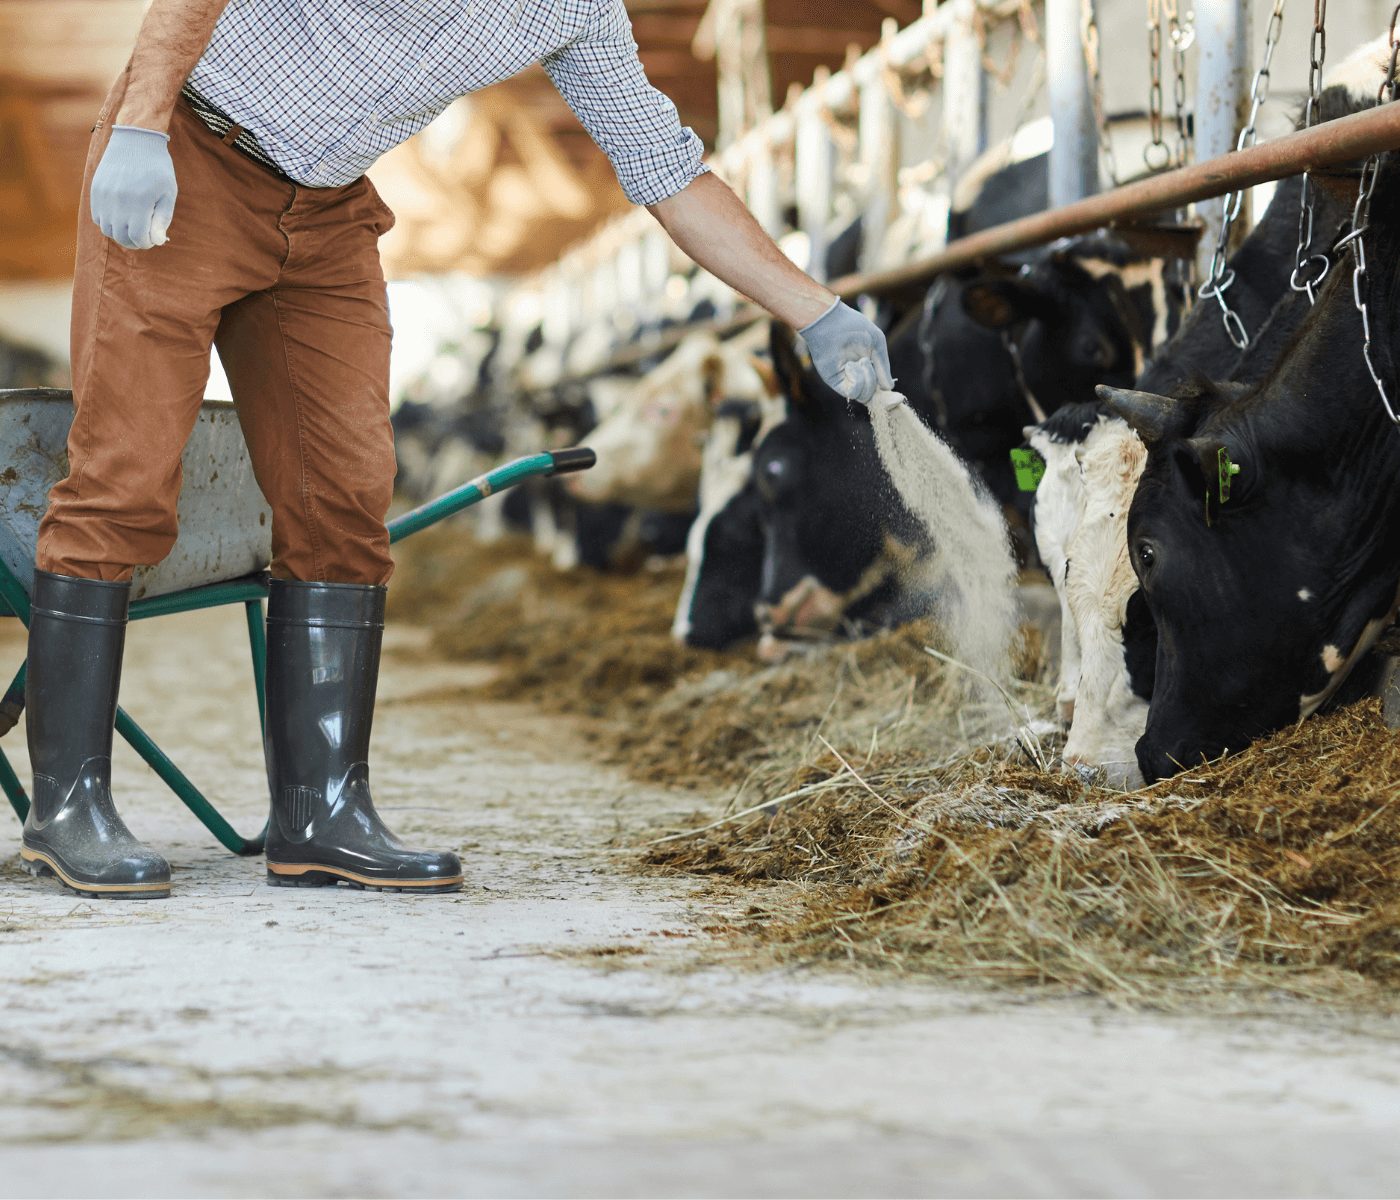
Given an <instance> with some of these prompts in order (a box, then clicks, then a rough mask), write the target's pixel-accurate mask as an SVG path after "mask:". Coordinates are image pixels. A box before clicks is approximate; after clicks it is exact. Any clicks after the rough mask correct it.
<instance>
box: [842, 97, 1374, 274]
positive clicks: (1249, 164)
mask: <svg viewBox="0 0 1400 1200" xmlns="http://www.w3.org/2000/svg"><path fill="white" fill-rule="evenodd" d="M1386 150H1400V104H1384V105H1381V106H1380V107H1378V108H1372V109H1367V110H1366V111H1365V112H1359V113H1353V114H1352V115H1351V116H1347V117H1340V118H1338V119H1337V120H1335V121H1328V122H1327V123H1326V124H1323V125H1315V126H1314V127H1313V128H1311V129H1304V130H1299V131H1298V132H1296V133H1290V134H1287V135H1285V136H1284V137H1281V138H1277V139H1275V140H1274V141H1272V142H1265V143H1262V144H1260V145H1258V146H1252V147H1250V148H1248V149H1245V150H1236V151H1233V152H1232V153H1229V154H1221V155H1218V156H1217V157H1215V158H1212V159H1208V160H1206V161H1205V162H1201V163H1194V164H1193V165H1191V166H1187V167H1179V168H1178V169H1177V170H1175V171H1166V172H1164V173H1162V174H1161V175H1154V176H1152V177H1151V178H1149V179H1141V180H1138V181H1137V182H1136V183H1128V184H1124V185H1123V186H1122V187H1119V188H1114V189H1113V190H1112V191H1110V192H1102V193H1100V194H1099V195H1097V196H1090V197H1088V198H1087V199H1085V200H1080V201H1077V202H1076V203H1074V204H1068V205H1065V206H1064V207H1063V208H1052V209H1048V210H1046V211H1045V212H1041V213H1036V214H1034V215H1032V216H1029V217H1022V218H1020V219H1019V220H1015V221H1008V222H1007V223H1006V224H1004V225H996V226H994V227H993V228H991V229H986V230H983V231H982V232H981V233H975V234H973V235H972V236H971V237H965V238H961V239H960V240H958V241H956V242H952V243H950V244H949V245H948V246H946V247H945V248H944V249H943V250H941V251H939V253H937V254H932V255H929V256H928V257H927V258H921V259H918V260H916V261H915V262H912V263H907V264H906V265H904V266H902V267H894V268H891V269H889V270H885V271H869V272H863V273H861V274H858V275H849V276H847V277H846V278H844V279H838V280H836V281H835V282H834V283H833V284H832V285H831V287H832V290H833V291H837V292H840V293H841V294H842V295H857V294H860V293H871V294H878V293H880V292H889V291H895V290H898V289H899V288H903V287H909V286H912V285H914V284H918V283H923V282H926V281H928V280H930V279H932V278H934V277H935V276H937V275H942V274H945V273H947V272H948V271H955V270H958V269H959V268H961V267H968V266H973V265H975V264H977V263H979V262H982V261H984V260H986V259H989V258H996V257H998V256H1000V255H1004V254H1014V253H1016V252H1018V251H1021V250H1028V249H1030V248H1032V247H1034V246H1044V245H1047V244H1049V243H1050V242H1055V241H1058V240H1059V239H1060V238H1066V237H1073V236H1075V235H1076V234H1081V233H1091V232H1093V231H1094V230H1096V229H1103V228H1105V227H1111V226H1113V225H1115V224H1117V223H1119V222H1122V221H1124V220H1125V219H1127V218H1129V217H1142V216H1149V215H1152V214H1154V213H1160V212H1165V211H1168V210H1171V209H1175V208H1182V207H1184V206H1185V205H1187V204H1194V203H1196V202H1197V201H1199V200H1209V199H1212V198H1213V197H1216V196H1223V195H1225V194H1226V193H1227V192H1233V191H1239V190H1241V189H1243V188H1251V187H1254V186H1256V185H1258V184H1261V183H1270V182H1272V181H1274V180H1278V179H1286V178H1288V177H1289V176H1291V175H1301V174H1302V173H1303V172H1304V171H1308V170H1322V169H1325V168H1327V167H1338V166H1343V165H1345V164H1347V163H1352V162H1355V161H1356V160H1358V159H1362V158H1365V157H1367V156H1368V155H1371V154H1377V153H1381V152H1383V151H1386Z"/></svg>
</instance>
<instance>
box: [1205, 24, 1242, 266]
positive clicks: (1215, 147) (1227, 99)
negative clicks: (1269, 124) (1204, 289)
mask: <svg viewBox="0 0 1400 1200" xmlns="http://www.w3.org/2000/svg"><path fill="white" fill-rule="evenodd" d="M1250 8H1251V3H1250V0H1196V45H1197V46H1198V47H1199V58H1198V59H1197V63H1196V158H1197V161H1200V162H1204V161H1205V160H1206V159H1209V158H1215V157H1216V156H1217V155H1220V154H1227V153H1228V152H1229V151H1231V150H1233V149H1234V148H1235V142H1236V140H1237V139H1238V137H1239V132H1240V129H1241V127H1242V126H1243V125H1244V122H1245V119H1246V117H1247V116H1248V110H1249V82H1250V77H1251V68H1250V63H1251V61H1252V55H1251V54H1250V29H1251V21H1250ZM1248 204H1249V196H1248V194H1247V193H1246V195H1245V205H1246V207H1245V208H1244V209H1243V210H1242V211H1241V215H1240V220H1239V223H1238V224H1237V225H1236V229H1237V230H1238V231H1239V233H1240V234H1241V236H1243V234H1245V233H1246V232H1247V231H1248V230H1249V226H1250V219H1249V209H1248ZM1223 211H1224V209H1223V205H1222V203H1219V202H1215V201H1212V202H1211V203H1209V204H1203V205H1201V208H1200V215H1201V217H1202V218H1203V220H1204V221H1205V231H1204V233H1202V235H1201V243H1200V245H1201V248H1200V255H1199V263H1198V265H1199V273H1200V277H1201V278H1202V279H1204V278H1205V277H1206V274H1207V273H1208V272H1209V270H1210V258H1211V252H1212V251H1213V250H1214V248H1215V242H1216V239H1217V238H1218V237H1219V235H1220V221H1221V214H1222V212H1223Z"/></svg>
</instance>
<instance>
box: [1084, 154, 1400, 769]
mask: <svg viewBox="0 0 1400 1200" xmlns="http://www.w3.org/2000/svg"><path fill="white" fill-rule="evenodd" d="M1366 250H1367V258H1368V261H1369V264H1370V282H1369V289H1368V295H1369V306H1370V313H1371V325H1372V330H1373V335H1374V345H1373V356H1374V361H1375V365H1376V369H1377V372H1378V374H1379V375H1380V377H1381V379H1382V380H1384V381H1385V385H1386V387H1387V388H1388V389H1389V391H1390V394H1391V396H1392V398H1394V397H1395V396H1396V395H1397V388H1398V387H1400V384H1397V373H1396V366H1397V360H1398V359H1400V353H1398V352H1400V161H1398V160H1397V159H1396V158H1395V157H1394V156H1387V158H1386V160H1385V162H1384V164H1383V166H1382V169H1381V172H1380V177H1379V180H1378V182H1377V186H1376V193H1375V198H1374V202H1373V207H1372V209H1371V223H1370V228H1369V230H1367V232H1366ZM1111 407H1112V409H1113V410H1114V411H1115V413H1117V414H1118V415H1119V416H1121V417H1122V418H1123V419H1124V420H1126V421H1127V422H1128V423H1129V424H1131V425H1132V426H1133V428H1134V429H1135V430H1136V431H1137V433H1138V435H1139V436H1140V437H1141V438H1142V440H1143V441H1144V442H1145V443H1146V445H1147V448H1148V456H1147V464H1146V467H1145V469H1144V471H1143V475H1142V479H1141V482H1140V483H1139V485H1138V489H1137V493H1136V495H1135V497H1134V499H1133V503H1132V507H1131V509H1130V511H1129V516H1128V530H1127V545H1128V550H1129V554H1130V557H1131V561H1132V565H1133V568H1134V570H1135V572H1136V573H1137V576H1138V580H1139V583H1140V584H1141V587H1142V591H1143V595H1144V597H1145V599H1146V603H1147V606H1148V608H1149V610H1150V611H1151V614H1152V617H1153V619H1154V621H1155V622H1156V626H1157V631H1158V647H1157V655H1156V671H1155V685H1154V689H1153V694H1152V702H1151V706H1150V709H1149V713H1148V719H1147V726H1146V729H1145V731H1144V733H1143V736H1142V738H1141V739H1140V740H1139V741H1138V744H1137V759H1138V763H1139V765H1140V767H1141V770H1142V774H1143V776H1144V778H1146V779H1147V780H1149V781H1151V780H1155V779H1159V778H1162V777H1163V776H1166V775H1170V774H1173V773H1175V772H1176V771H1177V770H1179V769H1181V768H1182V767H1189V766H1191V765H1193V764H1196V763H1199V762H1201V761H1202V759H1211V758H1215V757H1217V756H1218V755H1220V754H1222V753H1225V752H1227V751H1232V750H1240V749H1242V748H1243V747H1245V746H1246V745H1248V744H1249V743H1250V742H1251V741H1253V740H1254V739H1255V738H1257V737H1259V736H1260V735H1262V734H1264V733H1266V732H1268V731H1270V730H1273V729H1276V728H1278V727H1280V726H1281V725H1285V724H1287V723H1288V722H1290V721H1294V720H1298V719H1300V718H1302V717H1306V716H1308V715H1310V714H1311V713H1313V712H1315V711H1317V710H1318V709H1319V708H1320V707H1321V706H1322V705H1324V704H1325V703H1327V702H1328V701H1329V700H1331V699H1332V698H1333V697H1334V696H1335V695H1336V694H1337V693H1338V690H1339V688H1341V687H1342V685H1343V684H1344V682H1345V681H1346V680H1347V678H1348V676H1349V675H1350V674H1351V672H1352V670H1353V668H1354V667H1355V666H1356V665H1357V664H1358V662H1360V661H1361V660H1362V658H1363V657H1364V656H1365V655H1366V653H1367V651H1368V649H1369V647H1370V646H1371V644H1372V643H1373V642H1374V639H1375V638H1376V636H1377V635H1378V634H1379V632H1380V631H1381V630H1382V629H1383V628H1384V627H1385V626H1386V625H1387V624H1388V623H1389V622H1390V621H1391V620H1392V619H1393V617H1394V614H1395V610H1396V603H1397V591H1398V589H1400V493H1397V491H1396V489H1395V488H1394V486H1393V485H1394V481H1395V479H1396V478H1397V474H1400V429H1397V428H1396V427H1395V425H1394V424H1393V423H1392V422H1391V420H1390V418H1389V417H1388V416H1387V415H1386V413H1385V411H1384V409H1383V407H1382V404H1381V400H1380V398H1379V396H1378V393H1377V388H1376V385H1375V383H1374V381H1373V380H1372V377H1371V372H1370V370H1369V369H1368V367H1367V365H1366V362H1365V360H1364V358H1363V356H1362V322H1361V317H1360V315H1359V314H1358V312H1357V310H1356V307H1355V304H1354V302H1353V295H1352V281H1351V279H1350V277H1349V273H1348V272H1345V271H1342V270H1337V271H1334V272H1333V277H1332V278H1331V279H1330V280H1329V282H1328V283H1327V284H1326V285H1325V287H1324V290H1323V293H1322V296H1321V299H1320V300H1319V303H1318V305H1317V307H1316V308H1314V309H1313V310H1311V312H1309V313H1308V315H1307V318H1306V320H1305V322H1304V323H1303V326H1302V328H1301V330H1300V331H1299V333H1298V334H1297V336H1296V337H1294V338H1293V339H1291V340H1290V341H1289V344H1288V346H1287V349H1286V351H1285V353H1284V355H1283V356H1282V358H1281V359H1280V360H1279V362H1278V363H1277V364H1276V365H1275V367H1274V369H1273V370H1272V371H1271V372H1270V373H1269V374H1268V375H1267V377H1266V378H1265V379H1264V380H1263V381H1262V382H1260V383H1258V384H1257V385H1253V386H1247V387H1244V388H1242V389H1236V390H1224V391H1221V390H1218V389H1216V390H1213V391H1211V390H1207V391H1205V392H1203V393H1202V394H1199V395H1195V396H1187V397H1181V396H1175V397H1173V396H1164V395H1155V394H1151V393H1147V392H1144V391H1138V392H1133V393H1126V394H1118V395H1115V396H1114V397H1112V399H1111Z"/></svg>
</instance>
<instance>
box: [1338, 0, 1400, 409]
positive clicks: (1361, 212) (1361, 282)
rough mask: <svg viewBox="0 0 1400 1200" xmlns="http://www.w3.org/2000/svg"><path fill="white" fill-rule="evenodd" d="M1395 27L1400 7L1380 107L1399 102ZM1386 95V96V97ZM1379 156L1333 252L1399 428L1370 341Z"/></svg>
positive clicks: (1364, 349) (1369, 361) (1365, 171)
mask: <svg viewBox="0 0 1400 1200" xmlns="http://www.w3.org/2000/svg"><path fill="white" fill-rule="evenodd" d="M1397 23H1400V4H1397V5H1396V6H1395V11H1394V12H1393V13H1392V14H1391V17H1390V71H1389V73H1388V74H1387V75H1386V77H1385V82H1384V83H1382V84H1381V90H1380V95H1379V97H1378V100H1379V102H1380V103H1382V104H1384V103H1387V102H1389V103H1391V104H1394V103H1395V102H1396V100H1397V98H1400V78H1397V75H1396V68H1397V66H1400V39H1397V37H1396V27H1397ZM1387 94H1388V95H1387ZM1380 170H1381V156H1380V155H1379V154H1373V155H1371V157H1370V158H1368V159H1367V160H1366V162H1365V165H1364V166H1363V167H1362V168H1361V185H1360V188H1359V189H1358V190H1357V193H1356V207H1355V208H1354V209H1353V210H1352V214H1351V232H1350V233H1348V234H1347V235H1346V237H1344V238H1342V240H1341V241H1340V242H1338V243H1337V250H1338V251H1341V250H1342V249H1343V248H1344V247H1348V246H1349V247H1350V248H1351V253H1352V258H1353V261H1354V266H1353V267H1352V272H1351V295H1352V301H1353V303H1355V305H1356V311H1357V312H1359V313H1360V314H1361V356H1362V358H1364V359H1365V360H1366V369H1367V370H1368V371H1369V372H1370V373H1371V382H1372V383H1374V384H1375V385H1376V393H1377V394H1378V395H1379V396H1380V398H1381V406H1382V407H1383V408H1384V409H1385V415H1386V416H1387V417H1389V418H1390V421H1391V424H1393V425H1395V426H1397V427H1400V412H1397V411H1396V410H1395V405H1394V404H1392V403H1391V400H1390V389H1389V388H1388V387H1386V382H1385V380H1384V379H1383V378H1382V377H1381V373H1380V371H1379V370H1377V368H1376V359H1375V353H1374V342H1373V341H1372V337H1371V305H1370V294H1369V293H1370V288H1369V286H1368V285H1369V280H1368V278H1367V274H1366V234H1367V232H1368V231H1369V230H1370V225H1371V197H1372V195H1373V194H1374V193H1375V190H1376V178H1377V177H1378V176H1379V175H1380Z"/></svg>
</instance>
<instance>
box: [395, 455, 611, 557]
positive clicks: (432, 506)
mask: <svg viewBox="0 0 1400 1200" xmlns="http://www.w3.org/2000/svg"><path fill="white" fill-rule="evenodd" d="M597 461H598V456H597V455H596V454H594V453H593V451H592V450H590V449H588V447H586V446H574V447H572V448H570V449H568V450H553V451H549V452H547V453H545V454H531V455H528V456H527V457H525V458H517V459H516V460H515V461H514V462H508V463H506V464H505V465H504V466H500V467H497V468H496V469H495V470H494V471H487V472H486V474H485V475H481V476H478V477H477V478H476V479H473V480H470V481H469V482H467V483H464V484H462V486H461V487H456V488H453V489H452V490H451V491H450V492H447V493H446V494H445V495H442V496H439V497H438V498H437V499H436V500H430V501H428V503H427V504H424V505H423V506H422V507H421V508H415V509H414V510H413V511H412V512H407V513H404V515H403V516H401V517H396V518H395V519H394V520H392V521H390V522H389V540H390V541H391V542H400V541H402V540H403V539H404V538H406V537H409V536H411V535H413V534H415V533H418V532H420V531H421V530H424V529H427V528H428V527H429V526H430V525H436V524H437V523H438V522H439V521H443V520H446V519H447V518H448V517H450V516H452V515H453V514H455V513H459V512H461V511H462V510H463V509H464V508H470V507H471V506H472V505H473V504H477V503H479V502H480V501H482V500H485V499H486V497H487V496H492V495H494V494H495V493H496V492H503V491H505V489H506V488H508V487H514V486H515V485H516V484H517V483H520V482H522V481H523V480H526V479H532V478H534V477H535V476H538V475H544V476H548V475H564V474H567V473H569V472H571V471H586V470H588V468H589V467H591V466H593V464H594V463H596V462H597Z"/></svg>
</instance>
